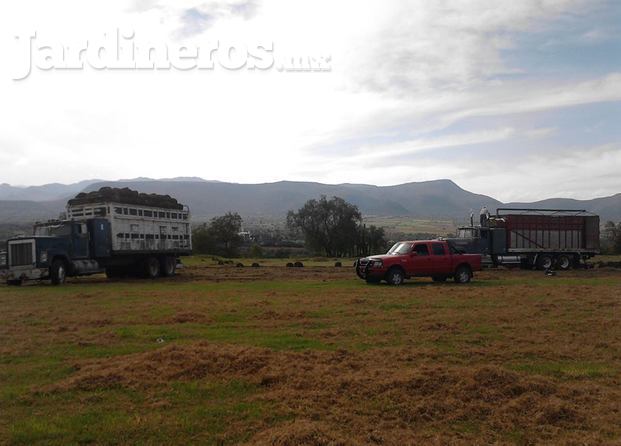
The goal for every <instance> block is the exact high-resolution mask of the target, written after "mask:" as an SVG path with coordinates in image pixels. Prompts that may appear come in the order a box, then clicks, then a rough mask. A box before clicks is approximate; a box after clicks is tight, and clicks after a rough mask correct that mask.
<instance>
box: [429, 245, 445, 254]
mask: <svg viewBox="0 0 621 446" xmlns="http://www.w3.org/2000/svg"><path fill="white" fill-rule="evenodd" d="M431 250H432V252H433V255H434V256H443V255H445V254H446V253H445V252H444V245H443V244H442V243H432V244H431Z"/></svg>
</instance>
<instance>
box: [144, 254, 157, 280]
mask: <svg viewBox="0 0 621 446" xmlns="http://www.w3.org/2000/svg"><path fill="white" fill-rule="evenodd" d="M144 274H145V276H146V277H147V278H148V279H155V278H157V277H158V276H159V275H160V262H159V261H158V260H157V259H156V258H155V257H147V258H146V259H145V261H144Z"/></svg>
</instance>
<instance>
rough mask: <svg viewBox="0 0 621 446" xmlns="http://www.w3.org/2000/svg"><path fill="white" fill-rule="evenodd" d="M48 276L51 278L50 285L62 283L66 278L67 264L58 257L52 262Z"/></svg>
mask: <svg viewBox="0 0 621 446" xmlns="http://www.w3.org/2000/svg"><path fill="white" fill-rule="evenodd" d="M50 277H51V278H52V285H62V284H63V283H65V280H66V279H67V265H65V262H64V261H63V260H60V259H56V260H54V262H52V269H51V271H50Z"/></svg>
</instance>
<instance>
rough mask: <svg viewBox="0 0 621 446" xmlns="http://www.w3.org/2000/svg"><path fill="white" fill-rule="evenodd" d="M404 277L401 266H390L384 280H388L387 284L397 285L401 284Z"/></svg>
mask: <svg viewBox="0 0 621 446" xmlns="http://www.w3.org/2000/svg"><path fill="white" fill-rule="evenodd" d="M404 279H405V276H404V274H403V270H402V269H401V268H391V269H390V270H388V273H387V274H386V282H388V285H394V286H399V285H401V284H403V280H404Z"/></svg>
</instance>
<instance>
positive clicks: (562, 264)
mask: <svg viewBox="0 0 621 446" xmlns="http://www.w3.org/2000/svg"><path fill="white" fill-rule="evenodd" d="M571 264H572V258H571V257H570V256H568V255H565V254H561V255H560V256H558V259H556V266H557V267H558V269H560V270H563V271H566V270H568V269H570V268H571Z"/></svg>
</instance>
